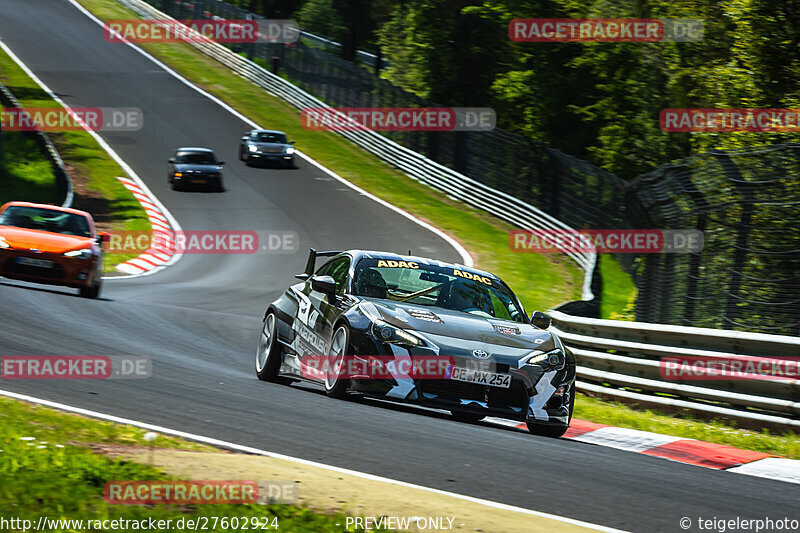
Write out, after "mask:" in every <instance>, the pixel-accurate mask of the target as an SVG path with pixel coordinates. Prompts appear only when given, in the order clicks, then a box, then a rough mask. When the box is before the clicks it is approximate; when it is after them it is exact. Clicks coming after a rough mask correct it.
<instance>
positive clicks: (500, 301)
mask: <svg viewBox="0 0 800 533" xmlns="http://www.w3.org/2000/svg"><path fill="white" fill-rule="evenodd" d="M353 293H354V294H356V295H357V296H366V297H371V298H381V299H388V300H394V301H397V302H408V303H412V304H414V305H424V306H431V307H441V308H443V309H449V310H452V311H461V312H464V313H470V314H473V315H477V316H483V317H487V318H499V319H503V320H510V321H513V322H523V323H524V322H525V318H524V316H525V315H524V313H523V312H522V309H521V307H520V305H519V302H518V301H517V298H516V297H515V296H514V294H513V293H512V292H511V291H510V290H509V289H508V288H507V287H506V286H505V284H503V283H501V282H500V281H499V280H498V279H497V278H495V277H493V276H485V275H483V274H481V273H478V272H474V271H471V270H468V269H466V268H459V267H458V266H453V265H446V264H444V263H441V264H439V263H432V262H431V263H425V262H416V261H400V260H390V259H375V258H364V259H361V260H360V261H359V262H358V264H357V265H356V269H355V275H354V278H353Z"/></svg>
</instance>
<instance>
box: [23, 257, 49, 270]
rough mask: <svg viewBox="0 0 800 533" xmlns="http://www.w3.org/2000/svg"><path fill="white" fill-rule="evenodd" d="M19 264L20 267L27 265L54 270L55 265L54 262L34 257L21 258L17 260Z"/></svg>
mask: <svg viewBox="0 0 800 533" xmlns="http://www.w3.org/2000/svg"><path fill="white" fill-rule="evenodd" d="M17 262H18V263H19V264H20V265H27V266H32V267H39V268H52V267H53V265H54V263H53V262H52V261H48V260H47V259H34V258H32V257H19V258H17Z"/></svg>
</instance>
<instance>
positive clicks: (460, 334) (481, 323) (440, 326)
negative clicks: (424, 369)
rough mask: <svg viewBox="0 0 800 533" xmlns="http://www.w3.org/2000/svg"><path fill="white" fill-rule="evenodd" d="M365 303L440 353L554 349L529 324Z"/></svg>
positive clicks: (546, 336)
mask: <svg viewBox="0 0 800 533" xmlns="http://www.w3.org/2000/svg"><path fill="white" fill-rule="evenodd" d="M366 305H368V306H369V305H371V306H373V308H374V310H375V311H376V312H377V313H378V314H379V315H380V317H381V318H382V319H383V320H384V321H385V322H387V323H389V324H392V325H393V326H396V327H400V328H404V329H411V330H416V331H419V332H421V333H424V334H425V337H427V338H428V339H430V340H431V341H432V342H434V343H436V344H437V345H438V346H439V347H440V349H441V353H448V352H449V353H451V354H452V355H457V354H458V353H460V352H472V350H476V349H479V350H485V351H487V352H489V353H491V354H492V355H505V356H510V357H513V358H519V357H521V356H523V355H527V354H529V353H530V352H531V351H533V350H543V351H547V350H552V349H555V348H556V344H555V342H556V341H555V340H554V337H553V335H552V334H550V333H549V332H547V331H545V330H541V329H539V328H537V327H535V326H532V325H530V324H521V323H518V322H511V321H508V320H500V319H496V318H487V317H481V316H477V315H472V314H468V313H461V312H458V311H450V310H447V309H443V308H441V307H428V306H420V305H411V304H405V303H400V302H390V301H387V300H375V299H368V302H367V303H366ZM445 350H448V352H446V351H445Z"/></svg>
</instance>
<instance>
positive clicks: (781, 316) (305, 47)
mask: <svg viewBox="0 0 800 533" xmlns="http://www.w3.org/2000/svg"><path fill="white" fill-rule="evenodd" d="M146 1H147V2H148V3H150V4H151V5H153V6H155V7H157V8H158V9H160V10H162V11H164V12H165V13H167V14H169V15H170V16H172V17H174V18H177V19H202V18H211V17H220V18H225V19H246V20H251V19H257V18H263V17H259V16H256V15H254V14H252V13H250V12H248V11H246V10H244V9H241V8H238V7H235V6H232V5H230V4H227V3H225V2H223V1H221V0H193V1H185V0H184V1H181V0H146ZM226 46H229V47H230V48H231V49H232V50H233V51H235V52H237V53H240V54H242V55H245V56H247V57H248V58H249V59H251V60H253V61H255V62H256V63H258V64H260V65H261V66H264V67H266V68H272V69H273V70H274V69H276V68H277V69H278V73H279V75H281V76H282V77H284V78H285V79H287V80H288V81H290V82H292V83H293V84H295V85H297V86H298V87H300V88H302V89H303V90H305V91H307V92H308V93H310V94H312V95H314V96H316V97H317V98H319V99H320V100H322V101H324V102H326V104H327V105H329V106H332V107H360V108H369V107H437V104H436V103H435V102H430V101H425V100H423V99H422V98H419V97H418V96H416V95H414V94H411V93H408V92H406V91H404V90H402V89H400V88H398V87H396V86H393V85H392V84H391V83H390V82H388V81H387V80H385V79H382V78H380V77H378V76H375V75H374V73H373V71H372V68H371V67H370V66H368V65H366V64H360V63H354V62H350V61H346V60H344V59H342V58H340V57H338V56H336V55H334V54H331V53H330V52H329V51H327V50H326V49H325V48H324V47H320V46H319V45H318V44H316V43H314V42H304V41H303V40H301V41H299V42H297V43H291V44H278V43H275V44H272V43H257V44H235V45H226ZM381 134H382V135H384V136H386V137H387V138H389V139H391V140H393V141H395V142H397V143H399V144H401V145H403V146H405V147H407V148H409V149H411V150H414V151H415V152H418V153H421V154H423V155H425V156H426V157H428V158H429V159H431V160H433V161H436V162H438V163H440V164H442V165H444V166H447V167H449V168H451V169H453V170H455V171H458V172H460V173H462V174H464V175H466V176H469V177H471V178H472V179H474V180H477V181H479V182H481V183H484V184H486V185H488V186H490V187H493V188H495V189H498V190H500V191H503V192H505V193H507V194H510V195H513V196H515V197H517V198H519V199H521V200H523V201H525V202H528V203H530V204H532V205H535V206H537V207H538V208H539V209H541V210H543V211H545V212H546V213H548V214H550V215H552V216H554V217H556V218H558V219H560V220H561V221H563V222H564V223H566V224H568V225H569V226H570V227H573V228H604V229H619V228H631V227H634V228H665V229H697V230H700V231H703V232H704V235H705V239H704V240H705V247H704V249H703V251H702V252H701V253H697V254H645V255H642V256H640V257H639V258H635V257H634V256H632V255H630V254H618V255H617V259H619V260H620V262H621V263H622V264H623V266H624V267H626V268H627V269H628V270H630V271H632V272H633V273H634V280H635V282H636V285H637V288H638V291H639V292H638V297H637V302H636V319H637V320H640V321H645V322H657V323H671V324H680V325H688V326H698V327H712V328H726V329H741V330H750V331H762V332H765V333H782V334H789V335H798V334H800V229H798V228H800V222H798V218H800V217H799V216H798V215H800V184H798V180H797V176H798V175H800V172H798V171H800V145H781V146H774V147H767V148H764V149H759V150H754V151H751V152H747V153H735V154H734V153H725V152H714V153H709V154H703V155H698V156H694V157H691V158H689V159H687V160H685V161H681V162H678V163H672V164H668V165H664V166H662V167H660V168H658V169H656V170H654V171H653V172H650V173H648V174H646V175H643V176H640V177H639V178H637V179H635V180H633V181H632V182H630V183H628V182H626V181H624V180H622V179H620V178H619V177H617V176H615V175H613V174H611V173H609V172H607V171H605V170H603V169H601V168H599V167H597V166H595V165H593V164H591V163H589V162H586V161H582V160H580V159H577V158H575V157H572V156H569V155H567V154H564V153H562V152H560V151H558V150H555V149H553V148H550V147H548V146H546V145H544V144H543V143H540V142H536V141H533V140H531V139H528V138H526V137H523V136H520V135H516V134H513V133H511V132H508V131H504V130H501V129H495V130H493V131H460V132H430V131H427V132H426V131H394V132H381ZM634 259H635V261H634Z"/></svg>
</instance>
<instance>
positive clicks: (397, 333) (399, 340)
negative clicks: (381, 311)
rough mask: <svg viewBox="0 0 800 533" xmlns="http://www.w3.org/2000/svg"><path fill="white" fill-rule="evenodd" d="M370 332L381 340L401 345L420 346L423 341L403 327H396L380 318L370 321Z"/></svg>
mask: <svg viewBox="0 0 800 533" xmlns="http://www.w3.org/2000/svg"><path fill="white" fill-rule="evenodd" d="M372 334H373V335H375V337H376V338H377V339H378V340H380V341H381V342H386V343H389V344H400V345H403V346H420V345H422V344H424V341H423V340H422V339H420V338H419V337H417V336H416V335H413V334H411V333H409V332H407V331H405V330H403V329H400V328H396V327H394V326H392V325H389V324H387V323H386V322H384V321H382V320H377V321H375V322H373V323H372Z"/></svg>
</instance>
